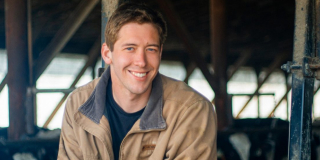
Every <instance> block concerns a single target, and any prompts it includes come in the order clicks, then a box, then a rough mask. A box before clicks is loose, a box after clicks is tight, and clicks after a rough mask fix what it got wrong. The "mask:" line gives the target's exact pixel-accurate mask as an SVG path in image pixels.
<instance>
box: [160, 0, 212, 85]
mask: <svg viewBox="0 0 320 160" xmlns="http://www.w3.org/2000/svg"><path fill="white" fill-rule="evenodd" d="M157 3H158V5H159V7H160V9H161V10H162V11H163V13H164V14H165V16H166V17H167V20H168V23H169V24H170V25H171V26H172V27H173V29H174V30H175V32H176V34H177V36H178V37H179V38H180V40H181V41H182V42H183V44H184V46H185V48H186V49H187V51H188V53H189V56H190V59H192V60H193V61H194V62H195V64H196V65H197V66H198V67H199V69H200V70H201V72H202V74H203V75H204V77H205V78H206V80H207V81H208V83H209V85H210V87H211V88H212V90H213V91H216V90H217V88H218V85H217V84H215V80H214V76H213V75H212V74H211V73H210V71H209V69H208V66H207V62H206V61H205V59H204V58H203V57H202V55H201V54H200V53H199V51H198V50H197V47H196V46H195V43H194V41H193V38H192V37H191V35H190V33H189V32H188V30H187V28H186V26H185V24H184V23H183V22H182V20H181V19H180V17H179V16H178V14H177V13H176V12H175V9H174V7H173V5H172V3H171V2H170V1H168V0H157Z"/></svg>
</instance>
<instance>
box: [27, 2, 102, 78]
mask: <svg viewBox="0 0 320 160" xmlns="http://www.w3.org/2000/svg"><path fill="white" fill-rule="evenodd" d="M98 2H99V0H82V1H81V2H80V4H79V5H78V6H77V8H76V9H75V10H74V11H73V12H72V13H71V15H70V16H69V18H68V19H67V20H66V21H65V23H64V24H63V26H62V27H61V28H60V29H59V31H58V32H57V33H56V34H55V36H54V37H53V39H52V40H51V42H50V43H49V44H48V46H47V47H46V48H45V49H44V50H43V51H42V53H41V54H40V56H39V58H38V59H37V60H36V61H35V63H34V66H33V68H34V71H35V74H34V80H37V79H38V78H39V77H40V75H41V74H42V73H43V71H44V70H45V69H46V68H47V66H48V65H49V64H50V62H51V61H52V60H53V58H54V57H55V56H56V55H57V54H58V53H59V52H60V51H61V50H62V49H63V48H64V46H65V45H66V44H67V42H68V41H69V40H70V38H71V37H72V36H73V34H74V33H75V32H76V31H77V29H78V28H79V27H80V25H81V24H82V22H83V21H84V20H85V19H86V17H87V16H88V15H89V13H90V12H91V10H92V9H93V8H94V7H95V5H96V4H97V3H98Z"/></svg>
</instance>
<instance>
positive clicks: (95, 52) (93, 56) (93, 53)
mask: <svg viewBox="0 0 320 160" xmlns="http://www.w3.org/2000/svg"><path fill="white" fill-rule="evenodd" d="M100 42H101V40H100V38H99V39H98V40H97V41H96V42H95V43H94V44H93V46H92V48H91V49H90V51H89V53H88V55H89V57H88V60H87V62H86V64H85V65H84V66H83V68H82V69H81V71H80V72H79V73H78V75H77V77H76V78H75V80H74V81H73V82H72V84H71V85H70V87H69V88H74V87H75V86H76V84H77V83H78V82H79V80H80V78H81V77H82V75H83V74H84V73H85V71H86V70H87V68H88V67H90V66H92V64H93V63H95V62H96V60H97V59H98V58H99V56H100ZM67 98H68V93H65V94H64V96H63V97H62V98H61V100H60V102H59V103H58V105H57V106H56V107H55V108H54V110H53V111H52V113H51V114H50V116H49V118H48V119H47V120H46V122H45V123H44V125H43V127H44V128H47V127H48V125H49V123H50V122H51V120H52V119H53V117H54V116H55V115H56V113H57V112H58V110H59V109H60V107H61V106H62V104H63V103H64V101H65V100H66V99H67Z"/></svg>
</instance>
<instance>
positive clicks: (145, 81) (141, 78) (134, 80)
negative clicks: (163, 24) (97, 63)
mask: <svg viewBox="0 0 320 160" xmlns="http://www.w3.org/2000/svg"><path fill="white" fill-rule="evenodd" d="M161 53H162V46H160V41H159V34H158V31H157V29H156V28H155V27H154V26H153V25H152V24H150V23H144V24H138V23H133V22H131V23H128V24H125V25H124V26H122V27H121V29H120V30H119V33H118V39H117V41H116V42H115V43H114V49H113V52H111V51H110V50H109V47H108V46H107V45H106V44H104V45H103V46H102V57H103V59H104V61H105V62H106V63H107V64H109V65H110V69H111V79H112V83H113V85H112V86H113V89H116V90H118V91H121V93H123V92H124V94H128V93H129V94H131V95H144V94H148V93H150V92H149V91H151V86H152V80H153V79H154V77H155V76H156V74H157V73H158V70H159V65H160V60H161ZM146 96H148V95H146Z"/></svg>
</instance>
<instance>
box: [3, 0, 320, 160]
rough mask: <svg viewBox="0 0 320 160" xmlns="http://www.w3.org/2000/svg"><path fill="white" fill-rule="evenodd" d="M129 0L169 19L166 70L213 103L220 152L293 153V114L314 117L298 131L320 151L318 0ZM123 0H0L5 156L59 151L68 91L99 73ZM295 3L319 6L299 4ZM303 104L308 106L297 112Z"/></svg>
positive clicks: (225, 159) (248, 155)
mask: <svg viewBox="0 0 320 160" xmlns="http://www.w3.org/2000/svg"><path fill="white" fill-rule="evenodd" d="M130 1H131V2H137V3H145V4H147V5H149V6H151V7H153V8H155V9H157V10H159V11H160V12H161V13H162V14H163V16H164V18H165V20H166V21H167V26H168V37H167V40H166V42H165V44H164V48H163V54H162V63H161V67H160V73H162V74H164V75H167V76H170V77H172V78H175V79H178V80H182V81H184V82H185V83H187V84H189V85H190V86H191V87H193V88H194V89H195V90H197V91H198V92H199V93H201V94H203V95H204V96H206V97H207V98H208V99H209V100H210V101H212V103H213V104H214V106H215V109H216V112H217V116H218V138H217V147H218V159H221V160H229V159H230V160H237V159H242V160H245V159H250V160H253V159H275V160H279V159H287V158H288V156H289V155H290V152H288V148H290V146H289V135H291V134H290V130H289V128H290V127H291V125H290V124H294V123H296V122H298V123H299V124H300V123H301V125H298V127H300V128H301V126H304V125H305V124H309V123H310V124H311V123H312V126H309V127H306V128H304V127H302V128H303V129H302V130H303V131H310V133H309V132H308V133H309V134H310V135H304V134H303V133H302V131H301V135H300V134H297V135H298V138H299V136H300V138H301V139H302V140H306V139H309V140H311V139H312V141H310V143H308V145H310V146H311V147H310V148H309V149H308V151H307V152H306V153H305V154H307V155H309V156H311V159H317V158H318V157H319V156H318V155H319V154H320V148H319V147H318V146H319V145H320V139H319V137H320V124H318V121H317V118H318V117H320V93H319V90H320V83H319V79H320V78H319V77H320V73H319V72H320V71H319V57H320V51H319V50H320V47H319V46H320V41H319V39H320V36H319V34H320V32H319V28H320V27H319V26H320V23H319V22H320V19H319V18H318V17H317V14H316V13H319V12H320V8H319V6H320V5H319V4H320V1H319V0H309V1H308V0H301V1H299V0H297V2H295V1H294V0H281V1H279V0H228V1H227V0H207V1H205V0H202V1H196V0H149V1H144V0H130ZM122 2H123V1H120V0H102V1H100V0H90V1H88V0H45V1H43V0H28V1H25V0H0V82H1V84H0V121H1V122H0V142H1V143H0V156H1V157H3V158H4V159H19V157H23V156H24V157H31V158H30V159H32V158H34V159H38V160H42V159H43V160H44V159H45V160H49V159H56V158H57V152H58V144H59V134H60V129H59V128H60V126H61V119H62V114H63V110H64V103H65V100H66V99H67V97H68V94H69V93H70V92H72V91H73V90H74V89H75V88H76V87H78V86H81V85H84V84H85V83H88V82H89V81H91V80H92V79H94V78H97V77H99V75H100V74H101V69H100V70H99V68H103V66H104V64H103V62H101V58H100V48H101V43H102V42H103V41H104V36H103V35H104V34H103V32H104V27H105V23H107V19H108V16H110V13H112V11H114V9H115V8H116V7H117V6H118V4H120V3H122ZM300 3H301V4H300ZM301 5H302V6H303V5H307V7H301ZM297 6H299V8H301V9H300V10H301V11H304V10H305V11H310V10H315V11H314V12H315V13H312V14H311V15H308V12H303V13H297V12H298V11H297V10H298V9H297V8H298V7H297ZM308 6H309V8H308ZM310 8H311V9H310ZM310 12H311V11H310ZM300 14H302V15H304V16H307V17H308V16H309V17H311V19H312V20H314V21H312V22H310V24H312V25H314V26H316V27H314V28H313V27H310V28H311V31H310V32H309V30H310V29H309V30H308V31H307V33H308V34H306V35H313V36H311V37H317V38H314V39H311V41H312V42H301V41H303V40H304V39H307V40H308V36H306V35H302V36H301V37H300V35H299V34H298V33H297V32H299V33H300V32H302V31H301V30H299V29H297V28H299V27H298V26H299V25H300V24H301V25H302V24H303V25H302V26H306V25H305V23H307V24H309V21H310V20H309V21H307V20H306V21H303V20H301V19H303V18H301V16H300V17H299V16H297V15H300ZM318 15H320V14H318ZM302 17H303V16H302ZM300 21H303V22H300ZM312 28H313V30H312ZM294 37H295V38H294ZM309 39H310V38H309ZM298 41H299V42H301V43H303V44H309V43H310V45H307V46H299V44H300V43H298ZM312 44H314V45H312ZM304 47H305V48H304ZM308 47H309V48H308ZM298 48H299V49H298ZM301 48H302V49H301ZM306 48H307V49H306ZM310 48H311V49H310ZM308 50H314V51H315V52H313V54H312V55H307V54H304V55H307V57H311V59H312V60H310V61H308V62H301V64H302V63H303V64H304V65H305V64H308V65H309V64H310V67H311V69H310V73H305V72H304V73H303V76H302V77H303V78H305V79H307V80H306V82H304V85H303V86H300V85H298V84H296V83H293V82H295V78H294V77H295V76H293V75H295V74H297V75H300V74H298V73H297V72H299V73H300V71H298V70H299V69H300V68H304V67H300V68H299V67H298V69H297V68H294V67H295V64H298V63H300V62H299V61H300V59H299V58H298V59H297V57H299V56H297V54H298V53H297V54H296V52H301V53H300V54H302V52H303V53H304V52H307V51H308ZM294 53H295V54H296V56H294V55H295V54H294ZM300 57H301V56H300ZM302 57H303V54H302ZM290 62H292V63H290ZM284 64H287V65H284ZM281 66H282V67H281ZM286 67H289V68H291V69H292V70H290V69H286ZM281 68H282V69H285V70H282V69H281ZM288 71H289V72H288ZM295 71H296V72H295ZM308 71H309V70H308ZM301 75H302V73H301ZM316 79H318V80H316ZM293 84H295V85H293ZM306 86H309V88H308V87H306ZM300 88H304V91H308V93H311V94H310V95H308V96H305V95H302V97H304V98H301V97H300V98H299V95H297V94H293V89H295V90H296V91H297V90H298V89H300ZM310 88H311V89H310ZM311 90H312V91H311ZM304 91H303V93H304ZM299 93H300V92H299ZM300 96H301V95H300ZM306 97H307V98H306ZM310 99H311V101H310ZM295 100H298V101H300V102H301V101H303V104H302V107H300V110H299V108H298V110H295V111H293V110H292V104H291V103H292V102H295ZM307 106H309V107H307ZM303 108H304V109H305V110H306V111H303ZM305 112H306V113H305ZM297 113H303V114H301V115H300V116H301V117H299V116H297V117H296V118H297V119H296V120H293V119H292V115H293V114H297ZM290 115H291V116H290ZM308 116H309V119H308V118H305V117H308ZM290 117H291V119H290ZM302 119H303V120H302ZM292 127H294V126H292ZM291 130H292V129H291ZM311 131H312V134H311ZM290 137H292V136H290ZM304 138H306V139H304ZM292 143H293V142H292ZM299 145H301V146H302V147H303V146H304V145H305V144H299ZM300 149H301V148H300ZM297 150H299V148H297ZM303 155H304V154H303V153H302V155H301V156H303Z"/></svg>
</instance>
